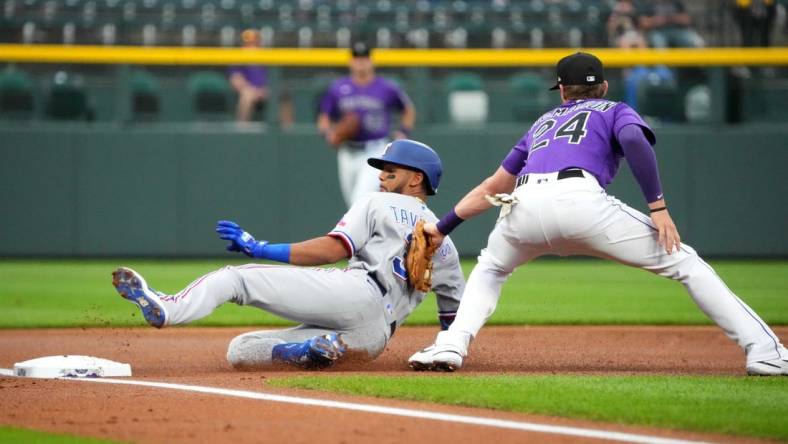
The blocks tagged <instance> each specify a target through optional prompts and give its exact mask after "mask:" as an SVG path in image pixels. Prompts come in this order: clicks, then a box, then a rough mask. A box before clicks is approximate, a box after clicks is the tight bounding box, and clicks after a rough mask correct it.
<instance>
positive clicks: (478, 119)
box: [446, 72, 489, 123]
mask: <svg viewBox="0 0 788 444" xmlns="http://www.w3.org/2000/svg"><path fill="white" fill-rule="evenodd" d="M446 89H447V91H448V96H447V98H448V109H449V119H450V120H451V121H452V122H455V123H482V122H485V121H486V120H487V114H488V112H489V98H488V96H487V93H486V92H485V91H484V82H483V81H482V78H481V76H480V75H478V74H476V73H471V72H458V73H454V74H452V75H450V76H449V77H448V78H447V79H446Z"/></svg>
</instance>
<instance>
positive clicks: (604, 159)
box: [501, 99, 656, 187]
mask: <svg viewBox="0 0 788 444" xmlns="http://www.w3.org/2000/svg"><path fill="white" fill-rule="evenodd" d="M630 124H634V125H638V126H640V127H641V128H642V129H643V133H644V134H645V135H646V138H647V139H648V141H649V142H650V143H651V144H652V145H653V144H654V143H656V138H655V137H654V133H653V132H652V131H651V128H649V126H648V125H647V124H646V122H644V121H643V119H642V118H641V117H640V115H638V113H637V112H635V110H633V109H632V108H630V107H629V106H628V105H627V104H625V103H621V102H612V101H609V100H604V99H589V100H572V101H569V102H567V103H565V104H563V105H561V106H559V107H557V108H555V109H553V110H552V111H549V112H547V113H545V114H544V115H542V117H540V118H539V119H537V121H536V122H535V123H534V124H533V126H531V129H530V130H529V131H528V132H527V133H526V134H525V136H523V138H522V139H520V141H519V142H517V144H516V145H515V146H514V148H512V150H511V151H510V152H509V155H507V156H506V159H504V161H503V163H502V165H501V166H503V168H504V169H506V171H508V172H509V173H511V174H514V175H523V174H527V173H552V172H556V171H561V170H563V169H566V168H571V167H576V168H582V169H584V170H586V171H588V172H589V173H591V174H593V175H594V176H595V177H596V178H597V180H598V181H599V184H600V185H601V186H602V187H606V186H607V185H608V184H610V182H611V181H612V180H613V177H614V176H615V175H616V172H617V171H618V164H619V161H620V160H621V158H622V157H623V156H624V153H623V151H622V149H621V146H620V144H619V143H618V134H619V131H620V130H621V129H622V128H624V127H625V126H627V125H630Z"/></svg>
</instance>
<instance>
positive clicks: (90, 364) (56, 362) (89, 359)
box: [14, 355, 131, 378]
mask: <svg viewBox="0 0 788 444" xmlns="http://www.w3.org/2000/svg"><path fill="white" fill-rule="evenodd" d="M14 376H24V377H28V378H102V377H119V376H131V366H130V365H129V364H124V363H122V362H115V361H110V360H109V359H102V358H96V357H93V356H82V355H58V356H44V357H42V358H36V359H30V360H29V361H24V362H17V363H16V364H14Z"/></svg>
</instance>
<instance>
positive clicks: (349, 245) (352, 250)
mask: <svg viewBox="0 0 788 444" xmlns="http://www.w3.org/2000/svg"><path fill="white" fill-rule="evenodd" d="M327 236H331V237H334V238H337V239H339V240H341V241H342V243H343V244H344V245H345V249H346V250H347V254H348V257H349V258H350V257H353V256H355V255H356V246H355V245H354V244H353V239H351V238H350V236H348V235H347V233H343V232H341V231H332V232H330V233H328V234H327Z"/></svg>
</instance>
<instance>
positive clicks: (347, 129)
mask: <svg viewBox="0 0 788 444" xmlns="http://www.w3.org/2000/svg"><path fill="white" fill-rule="evenodd" d="M359 131H361V119H360V118H359V117H358V114H356V113H345V114H344V115H343V116H342V118H341V119H339V121H338V122H337V124H336V125H334V134H333V137H332V138H331V143H332V144H333V145H339V144H341V143H342V142H344V141H346V140H349V139H352V138H353V137H355V136H356V134H358V132H359Z"/></svg>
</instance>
